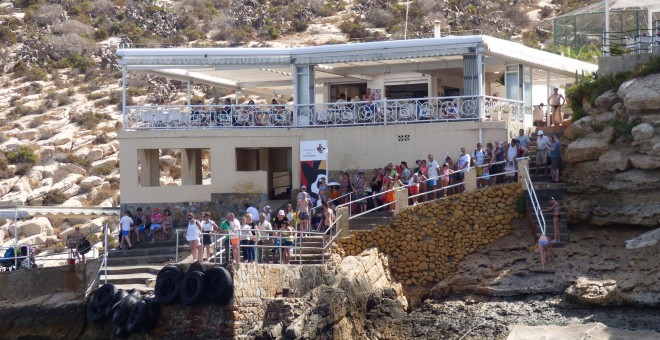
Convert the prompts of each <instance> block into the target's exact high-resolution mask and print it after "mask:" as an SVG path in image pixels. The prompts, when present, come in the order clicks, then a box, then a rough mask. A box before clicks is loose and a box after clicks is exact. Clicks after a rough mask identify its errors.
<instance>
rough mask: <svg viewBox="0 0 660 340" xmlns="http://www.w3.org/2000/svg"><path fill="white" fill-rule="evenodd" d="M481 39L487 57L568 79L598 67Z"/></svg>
mask: <svg viewBox="0 0 660 340" xmlns="http://www.w3.org/2000/svg"><path fill="white" fill-rule="evenodd" d="M483 37H484V45H485V48H486V52H485V53H486V54H487V55H494V56H499V57H503V58H506V59H507V60H511V61H517V62H519V63H521V64H525V65H529V66H534V68H539V69H546V70H551V71H553V72H557V73H560V74H562V75H564V76H569V77H570V76H572V75H574V74H575V73H578V74H580V75H581V74H582V73H585V74H589V73H594V72H596V71H598V65H595V64H590V63H587V62H584V61H580V60H576V59H572V58H568V57H564V56H561V55H558V54H554V53H550V52H546V51H541V50H537V49H535V48H531V47H527V46H525V45H523V44H518V43H515V42H511V41H507V40H503V39H498V38H494V37H489V36H483Z"/></svg>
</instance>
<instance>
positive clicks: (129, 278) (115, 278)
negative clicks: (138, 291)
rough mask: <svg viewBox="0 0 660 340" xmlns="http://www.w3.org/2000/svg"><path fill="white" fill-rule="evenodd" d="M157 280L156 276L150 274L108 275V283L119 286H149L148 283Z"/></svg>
mask: <svg viewBox="0 0 660 340" xmlns="http://www.w3.org/2000/svg"><path fill="white" fill-rule="evenodd" d="M155 280H156V275H155V274H150V273H135V274H119V275H114V274H113V275H110V274H108V282H109V283H113V284H115V285H117V284H136V285H137V284H143V285H148V283H150V282H153V281H155Z"/></svg>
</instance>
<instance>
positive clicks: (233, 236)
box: [227, 213, 241, 264]
mask: <svg viewBox="0 0 660 340" xmlns="http://www.w3.org/2000/svg"><path fill="white" fill-rule="evenodd" d="M227 223H229V241H230V244H231V256H232V257H233V258H234V263H235V264H239V263H240V261H241V257H240V256H239V254H238V237H239V235H238V234H239V232H240V230H241V223H240V222H239V221H238V219H236V217H235V216H234V214H233V213H228V214H227Z"/></svg>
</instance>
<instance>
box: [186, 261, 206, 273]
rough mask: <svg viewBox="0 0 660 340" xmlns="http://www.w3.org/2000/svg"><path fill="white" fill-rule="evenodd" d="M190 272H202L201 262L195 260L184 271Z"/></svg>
mask: <svg viewBox="0 0 660 340" xmlns="http://www.w3.org/2000/svg"><path fill="white" fill-rule="evenodd" d="M190 272H202V273H203V272H204V267H203V266H202V264H201V263H199V262H195V263H193V264H191V265H190V267H188V271H187V272H186V274H187V273H190Z"/></svg>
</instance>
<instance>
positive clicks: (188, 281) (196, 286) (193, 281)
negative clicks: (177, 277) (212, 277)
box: [179, 271, 204, 305]
mask: <svg viewBox="0 0 660 340" xmlns="http://www.w3.org/2000/svg"><path fill="white" fill-rule="evenodd" d="M179 297H180V298H181V302H183V303H184V304H186V305H194V304H195V303H197V302H198V301H200V300H201V299H202V297H204V273H202V272H200V271H192V272H188V273H186V276H185V277H184V278H183V280H182V281H181V287H180V288H179Z"/></svg>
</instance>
